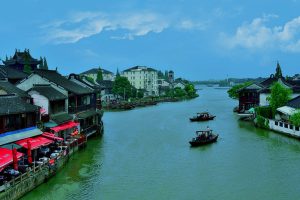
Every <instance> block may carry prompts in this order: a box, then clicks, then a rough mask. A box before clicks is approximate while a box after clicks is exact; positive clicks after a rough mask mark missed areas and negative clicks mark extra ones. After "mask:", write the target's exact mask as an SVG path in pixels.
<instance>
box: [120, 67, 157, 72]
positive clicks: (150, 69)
mask: <svg viewBox="0 0 300 200" xmlns="http://www.w3.org/2000/svg"><path fill="white" fill-rule="evenodd" d="M138 69H141V70H145V71H157V70H156V69H153V68H151V67H146V66H135V67H131V68H129V69H125V70H124V71H123V72H129V71H131V70H138Z"/></svg>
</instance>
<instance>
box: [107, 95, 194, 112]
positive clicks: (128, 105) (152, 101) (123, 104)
mask: <svg viewBox="0 0 300 200" xmlns="http://www.w3.org/2000/svg"><path fill="white" fill-rule="evenodd" d="M198 96H199V95H195V96H193V97H187V96H184V97H151V98H143V99H133V100H131V101H120V102H115V103H108V104H105V103H104V104H103V105H102V108H103V109H104V110H105V111H122V110H131V109H134V108H138V107H146V106H154V105H157V104H158V103H163V102H178V101H185V100H191V99H194V98H197V97H198Z"/></svg>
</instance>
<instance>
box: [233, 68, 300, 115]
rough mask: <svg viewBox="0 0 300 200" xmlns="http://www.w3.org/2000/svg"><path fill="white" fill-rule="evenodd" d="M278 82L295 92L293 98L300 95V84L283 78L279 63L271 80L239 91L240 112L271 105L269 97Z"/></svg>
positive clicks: (268, 79)
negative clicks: (273, 86)
mask: <svg viewBox="0 0 300 200" xmlns="http://www.w3.org/2000/svg"><path fill="white" fill-rule="evenodd" d="M276 82H278V83H280V84H281V85H282V86H284V87H285V88H289V89H291V90H292V91H293V94H292V97H296V96H298V95H299V94H300V84H299V82H297V81H292V80H287V79H286V78H285V77H283V75H282V71H281V67H280V65H279V63H277V67H276V72H275V74H271V75H270V77H269V78H267V79H266V80H264V81H262V82H260V83H252V84H251V85H249V86H246V87H244V88H241V89H240V90H239V91H238V93H239V112H245V111H247V110H249V109H250V108H253V107H256V106H267V105H269V101H268V96H269V95H270V93H271V87H272V85H273V84H274V83H276Z"/></svg>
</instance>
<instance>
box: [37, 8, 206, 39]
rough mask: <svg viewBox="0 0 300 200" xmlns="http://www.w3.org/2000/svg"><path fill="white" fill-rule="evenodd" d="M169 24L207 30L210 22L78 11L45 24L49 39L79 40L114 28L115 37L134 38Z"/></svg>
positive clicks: (154, 14) (153, 14)
mask: <svg viewBox="0 0 300 200" xmlns="http://www.w3.org/2000/svg"><path fill="white" fill-rule="evenodd" d="M169 27H176V28H179V29H185V30H192V29H195V30H204V29H205V28H206V23H205V22H204V23H203V22H200V21H192V20H190V19H185V20H181V19H178V18H174V17H173V18H172V17H168V16H165V15H160V14H158V13H153V12H141V13H123V14H116V15H113V14H111V15H108V14H105V13H101V12H78V13H74V14H73V15H71V16H70V17H69V18H68V19H64V20H57V21H53V22H52V23H49V24H46V25H43V26H42V27H41V28H42V29H43V31H44V33H45V35H44V36H45V38H46V41H47V42H51V43H52V42H53V43H56V44H61V43H76V42H78V41H80V40H82V39H84V38H88V37H91V36H93V35H96V34H100V33H102V32H105V31H111V32H112V33H111V35H112V36H110V38H111V39H118V40H121V39H128V40H134V38H136V37H141V36H145V35H147V34H149V33H161V32H162V31H164V30H165V29H167V28H169Z"/></svg>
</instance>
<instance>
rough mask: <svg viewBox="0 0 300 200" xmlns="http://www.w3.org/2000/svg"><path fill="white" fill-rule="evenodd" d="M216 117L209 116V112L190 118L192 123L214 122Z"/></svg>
mask: <svg viewBox="0 0 300 200" xmlns="http://www.w3.org/2000/svg"><path fill="white" fill-rule="evenodd" d="M215 117H216V116H214V115H211V114H209V113H208V112H202V113H197V115H196V116H195V117H192V118H190V120H191V122H199V121H208V120H213V119H214V118H215Z"/></svg>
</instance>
